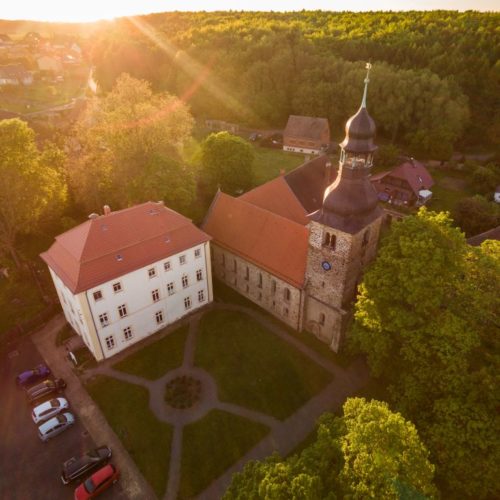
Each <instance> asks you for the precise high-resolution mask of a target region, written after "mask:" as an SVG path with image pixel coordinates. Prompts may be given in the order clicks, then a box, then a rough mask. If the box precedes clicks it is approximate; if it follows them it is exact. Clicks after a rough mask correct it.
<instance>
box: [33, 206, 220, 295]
mask: <svg viewBox="0 0 500 500" xmlns="http://www.w3.org/2000/svg"><path fill="white" fill-rule="evenodd" d="M208 240H210V236H208V235H207V234H205V233H204V232H203V231H201V230H200V229H198V228H197V227H196V226H195V225H194V224H193V223H192V222H191V221H190V220H189V219H187V218H186V217H184V216H183V215H180V214H178V213H177V212H174V211H173V210H170V209H169V208H167V207H165V206H164V205H163V204H162V203H155V202H147V203H143V204H141V205H136V206H134V207H131V208H126V209H124V210H119V211H116V212H110V213H109V214H106V215H101V216H97V217H95V218H92V219H90V220H88V221H86V222H84V223H83V224H80V225H79V226H76V227H74V228H73V229H70V230H69V231H66V232H65V233H63V234H60V235H59V236H56V241H55V243H54V244H53V245H52V246H51V247H50V248H49V250H48V251H47V252H44V253H42V254H41V255H40V257H41V258H42V259H43V260H44V261H45V262H46V263H47V265H48V266H49V267H50V268H51V269H52V270H53V271H54V272H55V273H56V274H57V275H58V276H59V278H61V280H62V281H63V283H64V284H65V285H66V286H67V287H68V288H69V289H70V290H71V292H72V293H74V294H75V293H80V292H83V291H85V290H89V289H90V288H93V287H95V286H97V285H100V284H102V283H105V282H107V281H110V280H112V279H114V278H118V277H119V276H123V275H124V274H128V273H130V272H132V271H135V270H137V269H140V268H141V267H144V266H147V265H148V264H152V263H153V262H157V261H158V260H161V259H163V258H166V257H169V256H170V255H174V254H176V253H179V252H182V251H183V250H186V249H188V248H191V247H193V246H195V245H198V244H200V243H204V242H206V241H208Z"/></svg>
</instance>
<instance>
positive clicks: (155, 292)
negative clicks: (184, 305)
mask: <svg viewBox="0 0 500 500" xmlns="http://www.w3.org/2000/svg"><path fill="white" fill-rule="evenodd" d="M151 295H152V297H153V302H158V301H159V300H160V290H153V291H152V292H151Z"/></svg>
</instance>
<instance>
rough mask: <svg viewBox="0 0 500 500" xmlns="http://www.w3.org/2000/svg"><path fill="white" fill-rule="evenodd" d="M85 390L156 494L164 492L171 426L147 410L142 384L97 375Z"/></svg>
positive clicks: (160, 495)
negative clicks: (137, 384) (140, 385)
mask: <svg viewBox="0 0 500 500" xmlns="http://www.w3.org/2000/svg"><path fill="white" fill-rule="evenodd" d="M87 390H88V392H89V393H90V395H91V396H92V398H93V399H94V401H95V402H96V403H97V404H98V405H99V407H100V408H101V410H102V412H103V413H104V415H105V416H106V420H107V421H108V423H109V425H110V426H111V427H112V428H113V430H114V431H115V433H116V434H117V436H118V437H119V438H120V440H121V442H122V444H123V445H124V446H125V448H126V449H127V451H128V452H129V454H130V456H131V457H132V458H133V459H134V461H135V463H136V464H137V467H138V468H139V470H140V471H141V473H142V474H143V475H144V477H145V478H146V480H147V481H148V482H149V483H150V484H151V486H152V487H153V489H154V491H155V492H156V494H157V495H158V497H160V498H161V497H162V496H163V495H164V493H165V489H166V485H167V476H168V467H169V461H170V444H171V440H172V427H171V426H170V425H168V424H166V423H163V422H159V421H158V420H157V419H156V417H155V416H154V415H153V413H151V411H150V410H149V406H148V404H149V394H148V391H147V390H146V389H145V388H144V387H139V386H136V385H132V384H127V383H125V382H121V381H119V380H116V379H113V378H109V377H104V376H98V377H96V378H95V379H93V380H92V381H91V382H89V383H88V384H87Z"/></svg>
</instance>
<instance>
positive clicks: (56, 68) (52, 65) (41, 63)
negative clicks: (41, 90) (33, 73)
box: [36, 55, 63, 74]
mask: <svg viewBox="0 0 500 500" xmlns="http://www.w3.org/2000/svg"><path fill="white" fill-rule="evenodd" d="M36 64H37V66H38V70H39V71H46V72H51V73H54V74H60V73H62V71H63V65H62V63H61V59H60V58H59V57H53V56H48V55H43V56H40V57H39V58H38V59H37V60H36Z"/></svg>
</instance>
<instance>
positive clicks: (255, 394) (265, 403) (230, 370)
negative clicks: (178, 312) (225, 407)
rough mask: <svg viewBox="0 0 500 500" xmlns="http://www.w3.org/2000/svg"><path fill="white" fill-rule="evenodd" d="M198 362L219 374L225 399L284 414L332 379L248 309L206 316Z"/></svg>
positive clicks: (220, 387) (202, 323)
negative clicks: (248, 311)
mask: <svg viewBox="0 0 500 500" xmlns="http://www.w3.org/2000/svg"><path fill="white" fill-rule="evenodd" d="M221 353H224V354H223V356H221ZM195 364H196V365H198V366H201V367H203V368H204V369H206V370H207V371H209V372H210V373H211V374H212V375H213V377H214V378H215V380H216V381H217V385H218V388H219V397H220V399H221V400H223V401H230V402H232V403H235V404H238V405H241V406H244V407H247V408H252V409H254V410H257V411H260V412H262V413H266V414H268V415H272V416H274V417H276V418H279V419H285V418H286V417H288V416H289V415H290V414H291V413H293V412H294V411H296V410H297V409H298V408H300V407H301V406H302V405H303V404H304V403H306V402H307V401H308V400H309V399H311V397H313V396H314V395H315V394H317V393H318V392H319V391H321V389H323V388H324V387H325V386H326V385H327V384H328V383H329V382H330V381H331V380H332V376H331V375H330V374H329V373H328V372H326V371H325V370H324V369H323V368H321V367H320V366H318V365H316V364H315V363H314V362H313V361H311V360H310V359H309V358H307V357H306V356H305V355H303V354H302V353H300V352H299V351H297V350H296V349H295V348H294V347H292V346H291V345H289V344H288V343H286V342H284V341H282V340H280V339H279V338H277V337H276V336H275V335H274V334H273V333H272V332H270V331H268V330H266V329H265V328H264V327H262V326H261V325H260V324H259V323H257V322H256V321H254V320H253V319H252V318H250V317H249V316H247V315H246V314H242V313H238V312H233V311H212V312H210V313H207V314H205V315H204V316H203V318H202V319H201V322H200V335H199V336H198V341H197V349H196V354H195Z"/></svg>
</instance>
